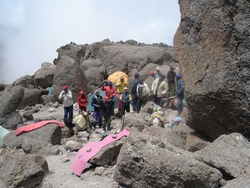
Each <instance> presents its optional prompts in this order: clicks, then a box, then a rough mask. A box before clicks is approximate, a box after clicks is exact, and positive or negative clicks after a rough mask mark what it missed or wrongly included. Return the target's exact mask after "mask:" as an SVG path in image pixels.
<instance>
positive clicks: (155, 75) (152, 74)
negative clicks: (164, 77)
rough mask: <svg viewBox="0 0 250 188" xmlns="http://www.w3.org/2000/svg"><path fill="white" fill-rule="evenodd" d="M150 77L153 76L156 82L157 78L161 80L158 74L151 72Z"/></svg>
mask: <svg viewBox="0 0 250 188" xmlns="http://www.w3.org/2000/svg"><path fill="white" fill-rule="evenodd" d="M149 74H150V76H152V77H153V78H154V80H155V79H156V78H159V75H158V74H156V73H155V72H154V71H150V73H149Z"/></svg>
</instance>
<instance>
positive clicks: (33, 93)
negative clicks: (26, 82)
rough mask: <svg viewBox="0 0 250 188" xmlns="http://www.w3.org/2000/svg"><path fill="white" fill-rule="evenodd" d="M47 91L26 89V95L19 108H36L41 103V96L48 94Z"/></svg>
mask: <svg viewBox="0 0 250 188" xmlns="http://www.w3.org/2000/svg"><path fill="white" fill-rule="evenodd" d="M48 92H49V91H48V90H46V89H26V88H25V90H24V95H23V98H22V101H21V103H20V104H19V106H18V108H19V109H21V108H24V107H26V106H35V105H36V104H40V103H41V96H42V95H44V94H48Z"/></svg>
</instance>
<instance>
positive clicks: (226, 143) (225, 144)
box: [194, 133, 250, 180]
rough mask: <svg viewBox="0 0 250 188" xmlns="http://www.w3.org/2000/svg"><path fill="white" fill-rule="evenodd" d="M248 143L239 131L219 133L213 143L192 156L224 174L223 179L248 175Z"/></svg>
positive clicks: (249, 167) (249, 162)
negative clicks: (227, 133) (226, 133)
mask: <svg viewBox="0 0 250 188" xmlns="http://www.w3.org/2000/svg"><path fill="white" fill-rule="evenodd" d="M249 147H250V143H249V141H248V140H247V139H246V138H244V137H243V136H242V135H241V134H239V133H231V134H230V135H221V136H220V137H219V138H217V139H216V140H215V141H214V142H213V143H211V144H209V145H208V146H206V147H205V148H203V149H201V150H199V151H197V152H195V155H194V157H195V158H196V159H197V160H199V161H202V162H204V163H206V164H208V165H210V166H213V167H215V168H217V169H220V171H221V172H222V173H223V175H224V179H225V180H230V179H232V178H239V177H245V176H249V174H250V166H249V165H250V150H249Z"/></svg>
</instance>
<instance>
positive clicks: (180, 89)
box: [175, 73, 185, 115]
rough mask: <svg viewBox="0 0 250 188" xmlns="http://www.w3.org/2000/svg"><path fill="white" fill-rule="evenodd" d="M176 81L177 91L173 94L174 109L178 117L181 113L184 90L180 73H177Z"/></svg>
mask: <svg viewBox="0 0 250 188" xmlns="http://www.w3.org/2000/svg"><path fill="white" fill-rule="evenodd" d="M176 80H177V91H176V94H175V97H176V99H177V104H176V108H177V111H178V115H180V114H181V113H182V112H183V104H182V101H183V99H184V89H185V87H184V84H183V82H182V79H181V74H180V73H178V74H177V75H176Z"/></svg>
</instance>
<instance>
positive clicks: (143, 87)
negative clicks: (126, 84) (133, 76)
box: [136, 78, 150, 114]
mask: <svg viewBox="0 0 250 188" xmlns="http://www.w3.org/2000/svg"><path fill="white" fill-rule="evenodd" d="M136 92H137V97H138V101H137V106H136V111H137V113H138V114H139V112H140V110H141V107H143V106H144V105H145V104H146V103H147V100H148V94H149V92H150V90H149V88H148V85H147V84H146V83H144V82H143V79H142V78H139V84H138V85H137V88H136Z"/></svg>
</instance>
